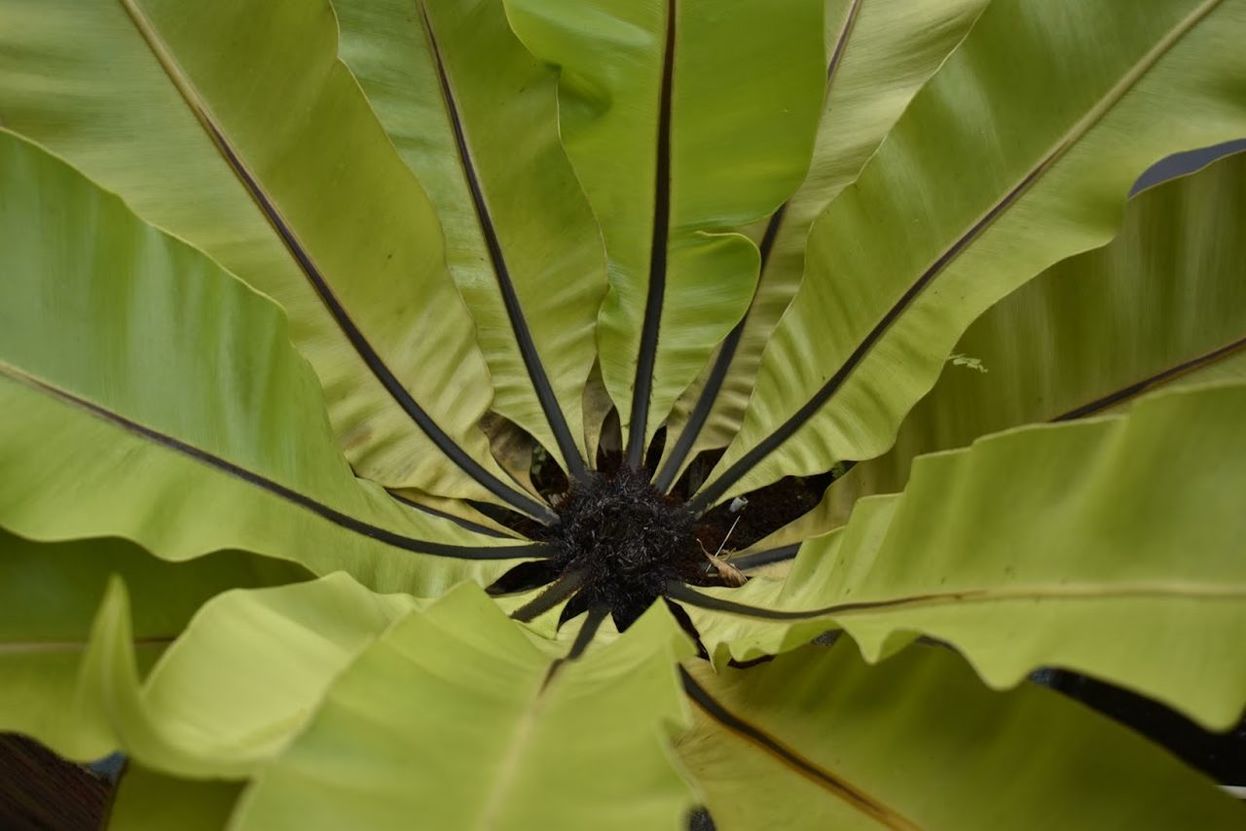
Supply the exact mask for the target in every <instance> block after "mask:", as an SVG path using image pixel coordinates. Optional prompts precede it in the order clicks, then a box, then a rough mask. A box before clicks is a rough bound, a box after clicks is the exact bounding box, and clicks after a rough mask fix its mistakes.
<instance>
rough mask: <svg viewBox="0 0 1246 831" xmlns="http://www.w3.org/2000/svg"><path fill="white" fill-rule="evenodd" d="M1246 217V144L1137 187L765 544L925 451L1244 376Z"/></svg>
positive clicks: (977, 327) (974, 335) (825, 518)
mask: <svg viewBox="0 0 1246 831" xmlns="http://www.w3.org/2000/svg"><path fill="white" fill-rule="evenodd" d="M1244 225H1246V155H1237V156H1233V157H1230V158H1228V159H1225V160H1223V161H1221V162H1218V163H1216V164H1215V165H1213V166H1211V167H1210V168H1209V169H1207V170H1205V171H1203V172H1201V173H1198V174H1196V175H1193V176H1188V177H1184V178H1181V179H1178V180H1176V181H1172V182H1167V183H1165V184H1162V185H1158V186H1156V187H1154V188H1152V189H1150V190H1147V191H1144V192H1142V193H1140V194H1138V195H1137V196H1136V197H1134V198H1133V199H1132V200H1130V203H1129V205H1128V206H1127V209H1126V214H1125V223H1124V225H1123V226H1122V227H1121V231H1120V234H1119V235H1118V236H1117V238H1116V239H1114V240H1113V241H1112V242H1111V244H1109V245H1108V246H1106V247H1104V248H1100V249H1095V250H1093V251H1088V252H1086V253H1085V254H1080V255H1078V256H1076V257H1071V258H1069V259H1068V260H1065V261H1063V262H1061V263H1057V264H1056V265H1054V266H1052V267H1051V268H1049V269H1048V270H1047V271H1045V272H1043V273H1042V274H1041V275H1039V276H1038V277H1037V278H1035V279H1034V280H1033V281H1031V282H1029V283H1027V284H1026V285H1024V286H1022V287H1021V288H1020V289H1018V290H1017V291H1015V292H1013V293H1012V294H1010V295H1009V296H1008V297H1006V298H1004V299H1003V300H1001V301H1000V302H999V303H997V304H996V305H995V306H993V307H992V308H991V309H990V311H988V312H987V313H986V314H984V315H983V316H982V317H981V318H979V319H978V320H976V321H975V322H974V324H973V325H972V326H971V327H969V330H968V331H967V332H965V335H964V336H963V337H962V338H961V339H960V342H959V343H957V345H956V352H955V357H954V358H953V359H952V360H950V361H948V363H947V364H946V366H945V367H944V369H943V374H942V375H941V376H940V377H939V382H938V384H937V385H936V386H935V388H934V390H932V391H931V393H930V394H929V395H928V396H926V397H925V398H923V399H922V400H921V401H920V402H919V403H918V404H917V406H916V407H914V408H913V411H912V412H911V413H909V415H908V417H907V418H906V419H905V421H904V423H903V424H902V425H901V427H900V433H899V435H898V437H897V439H896V444H895V447H893V448H892V449H891V450H890V451H889V452H888V453H887V454H885V455H883V456H881V457H879V458H877V459H873V460H870V461H868V462H862V463H861V464H858V465H856V466H854V467H853V468H852V470H851V471H850V472H849V473H848V474H847V475H845V476H844V477H842V478H841V479H839V480H837V481H836V482H835V484H834V485H833V486H832V487H831V488H829V489H828V490H827V492H826V496H825V497H824V499H823V501H822V503H821V504H819V505H818V507H817V508H816V509H814V510H813V511H811V512H810V513H808V514H806V515H805V516H804V517H802V518H801V519H799V520H797V521H796V522H794V523H792V524H791V525H790V526H788V527H786V528H784V529H782V530H781V531H780V532H778V533H776V534H774V535H772V536H771V537H770V538H769V539H766V540H762V541H761V542H760V543H759V544H758V546H757V548H759V549H766V548H772V547H778V546H783V545H787V544H790V543H793V542H799V541H800V540H803V539H807V538H808V537H811V536H815V535H817V534H821V533H825V532H826V531H828V530H830V529H832V528H835V527H838V526H839V525H842V524H843V523H844V522H845V521H846V520H847V518H848V515H849V513H850V512H851V510H852V506H853V504H854V503H855V502H856V501H857V500H858V499H859V498H861V497H863V496H868V495H870V494H875V493H888V492H892V491H898V490H900V489H901V488H903V487H904V483H905V481H906V480H907V478H908V472H909V466H910V465H911V464H912V461H913V458H914V457H915V456H917V455H919V454H921V453H930V452H933V451H936V450H946V449H949V448H953V447H962V446H964V445H966V444H969V443H970V442H971V441H973V440H974V439H975V438H977V437H978V436H982V435H985V434H987V433H992V432H995V431H998V430H1003V429H1006V428H1009V427H1014V426H1017V425H1020V424H1031V423H1035V422H1045V421H1054V420H1057V419H1068V418H1074V417H1085V416H1089V415H1095V414H1099V413H1103V412H1107V411H1110V410H1111V409H1113V408H1118V407H1127V406H1129V405H1130V404H1131V403H1132V402H1133V400H1134V398H1135V397H1136V396H1137V395H1139V394H1140V393H1142V392H1145V391H1149V390H1154V389H1158V388H1160V387H1171V386H1180V385H1189V384H1197V383H1205V382H1207V381H1208V380H1213V379H1225V380H1228V379H1231V378H1234V377H1236V378H1238V379H1246V280H1243V279H1242V263H1243V262H1246V239H1244V238H1243V236H1242V234H1241V228H1242V227H1243V226H1244Z"/></svg>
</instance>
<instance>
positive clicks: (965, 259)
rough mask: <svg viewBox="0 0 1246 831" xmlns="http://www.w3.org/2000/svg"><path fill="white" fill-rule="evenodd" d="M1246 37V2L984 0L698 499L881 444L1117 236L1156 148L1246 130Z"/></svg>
mask: <svg viewBox="0 0 1246 831" xmlns="http://www.w3.org/2000/svg"><path fill="white" fill-rule="evenodd" d="M1244 38H1246V2H1243V0H1159V1H1158V2H1155V3H1148V4H1147V6H1146V7H1145V8H1143V7H1142V6H1140V5H1138V4H1136V3H1130V2H1123V1H1122V0H1002V2H996V3H992V4H991V5H990V7H989V8H988V9H987V10H986V11H985V12H983V14H982V17H981V18H980V19H979V20H978V22H977V24H976V25H975V26H974V28H973V30H972V31H971V33H970V34H969V36H968V37H967V38H966V39H965V41H964V43H963V44H962V45H961V46H960V48H959V49H957V50H956V52H954V53H953V54H952V56H951V57H950V58H949V59H948V60H947V62H946V63H945V64H944V65H943V67H942V68H941V69H940V70H939V72H938V73H936V74H935V76H934V77H933V79H932V80H931V81H930V83H929V84H928V85H927V86H926V87H925V88H923V90H922V91H921V92H920V93H919V94H918V95H917V96H916V97H915V98H914V99H913V101H912V103H911V104H910V106H909V108H908V109H907V110H906V112H905V114H904V116H903V117H902V118H901V119H900V121H899V122H898V123H897V125H896V127H895V129H894V130H892V131H891V133H890V134H889V135H888V138H887V141H886V142H884V143H883V145H882V146H881V147H880V148H879V151H878V153H877V154H876V155H875V156H874V157H873V158H872V159H871V161H870V163H869V164H868V165H867V166H866V168H865V169H864V171H863V172H862V174H861V177H860V178H859V179H858V180H857V181H856V183H855V184H854V185H853V186H852V187H850V188H847V189H846V190H844V191H843V192H842V193H841V194H840V195H839V197H838V198H837V199H836V200H835V201H834V202H833V203H832V204H831V206H830V207H829V208H827V210H826V211H825V212H824V213H823V214H822V216H821V217H820V218H819V219H818V221H817V222H816V223H815V224H814V227H813V229H812V231H811V233H810V237H809V248H808V255H807V260H806V262H807V266H806V271H805V277H804V280H803V282H802V283H801V288H800V291H799V292H798V294H797V296H796V298H795V299H794V300H793V302H792V304H791V306H790V307H789V308H788V311H787V313H786V314H785V315H784V317H783V321H782V322H781V323H780V325H779V326H778V328H777V329H776V330H775V336H774V338H773V340H772V341H771V343H770V345H769V346H768V347H767V350H766V355H765V358H764V359H763V362H762V366H761V369H760V370H759V374H758V380H757V386H756V390H755V393H754V395H753V398H752V403H751V405H750V409H749V412H748V415H747V416H746V418H745V423H744V426H743V427H742V429H741V431H740V433H739V435H738V436H737V437H736V439H735V441H734V442H733V443H732V445H731V446H730V447H729V448H728V450H727V453H726V455H725V456H724V457H723V459H722V460H721V461H720V462H719V467H718V468H717V473H716V474H712V475H711V484H709V485H707V486H706V488H705V489H704V490H703V491H702V494H701V496H700V497H699V498H698V502H697V506H698V507H705V506H708V504H710V503H712V502H718V501H720V500H721V499H723V498H726V497H730V496H732V495H733V494H737V493H741V492H744V491H748V490H752V489H755V488H758V487H760V486H762V485H765V484H767V483H769V482H773V481H776V480H777V479H779V478H780V477H782V476H785V475H789V476H790V475H801V474H806V473H814V472H819V471H824V470H828V469H830V467H831V466H832V465H833V464H834V463H835V462H837V461H841V460H862V459H869V458H872V457H874V456H877V455H880V454H881V453H882V452H884V451H885V450H887V449H888V447H889V446H890V445H891V443H892V441H893V440H894V438H895V433H896V429H897V428H898V425H899V423H900V421H901V419H902V418H903V416H904V415H905V413H906V412H907V411H908V410H909V409H910V408H911V407H912V406H913V405H914V404H915V403H916V401H917V400H918V399H919V398H920V397H921V396H922V395H923V394H925V393H926V392H927V391H928V390H929V389H930V387H931V386H933V384H934V383H935V380H936V379H937V377H938V375H939V372H940V371H941V370H942V368H943V366H944V364H945V362H946V360H947V358H948V356H949V355H950V354H951V353H952V351H953V348H954V346H955V343H956V340H957V339H958V338H959V337H960V335H961V333H962V332H963V331H964V330H965V329H966V328H968V326H969V324H970V323H971V322H972V321H973V319H974V318H975V317H977V316H978V315H979V314H981V313H982V312H983V311H985V310H986V309H987V308H988V307H989V306H990V305H991V304H992V303H994V302H995V301H997V300H998V299H1000V298H1001V297H1003V296H1004V295H1006V294H1007V293H1008V292H1010V291H1011V290H1013V289H1015V288H1017V287H1018V286H1020V285H1021V284H1022V283H1024V282H1026V281H1027V280H1029V279H1030V278H1031V277H1033V276H1034V275H1036V274H1038V273H1039V272H1041V271H1042V270H1043V269H1045V268H1047V267H1049V266H1051V265H1053V264H1054V263H1055V262H1057V261H1059V260H1061V259H1063V258H1065V257H1068V256H1069V255H1071V254H1076V253H1078V252H1081V251H1086V250H1089V249H1091V248H1095V247H1098V246H1101V245H1103V244H1104V243H1106V242H1107V241H1108V240H1109V239H1110V238H1111V236H1112V235H1113V234H1114V233H1115V231H1116V228H1117V226H1118V225H1119V223H1120V218H1121V206H1122V204H1123V202H1124V200H1125V196H1126V194H1127V193H1128V190H1129V187H1130V185H1131V184H1132V182H1133V181H1134V179H1135V178H1136V177H1137V175H1138V174H1139V173H1140V172H1141V171H1142V170H1143V169H1144V168H1145V167H1146V166H1147V165H1148V164H1150V163H1151V162H1153V161H1155V160H1156V159H1158V158H1159V157H1161V156H1164V155H1167V154H1168V153H1169V152H1172V151H1174V150H1179V149H1184V148H1187V147H1196V146H1203V145H1207V144H1212V143H1216V142H1218V141H1223V140H1226V139H1229V138H1234V137H1237V136H1240V135H1242V134H1246V98H1243V96H1242V95H1240V94H1239V90H1238V89H1237V87H1236V85H1235V84H1236V82H1235V80H1234V79H1236V78H1239V77H1242V76H1243V75H1246V52H1244V51H1243V50H1242V49H1241V48H1239V44H1240V43H1241V42H1242V40H1243V39H1244ZM1038 102H1041V103H1038Z"/></svg>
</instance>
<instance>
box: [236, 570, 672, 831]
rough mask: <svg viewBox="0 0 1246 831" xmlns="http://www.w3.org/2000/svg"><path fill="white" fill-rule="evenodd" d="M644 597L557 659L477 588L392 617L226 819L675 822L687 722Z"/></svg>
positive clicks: (567, 824)
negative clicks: (610, 628) (673, 734)
mask: <svg viewBox="0 0 1246 831" xmlns="http://www.w3.org/2000/svg"><path fill="white" fill-rule="evenodd" d="M690 655H691V646H690V645H689V644H688V642H687V640H686V638H684V636H683V635H682V633H681V632H680V631H679V629H678V627H677V625H676V624H675V622H674V621H673V620H672V619H671V618H670V616H669V614H668V613H667V612H666V611H665V609H662V608H661V607H655V608H654V609H652V610H650V612H649V613H648V614H646V615H645V616H644V617H642V618H641V620H640V621H638V622H637V623H636V624H635V625H634V626H633V627H632V628H631V629H629V630H628V632H627V633H626V634H625V635H624V636H622V637H621V638H619V639H618V640H617V641H615V642H614V643H612V644H610V645H607V646H604V647H594V648H590V650H589V651H588V652H587V653H586V654H585V655H584V656H583V657H582V658H581V659H580V660H578V661H575V662H571V663H567V664H564V665H562V666H561V667H560V668H559V670H558V672H557V674H556V675H555V676H554V677H553V678H552V680H551V681H550V682H549V684H548V685H545V686H543V682H544V680H545V678H546V676H547V673H548V672H549V670H550V663H551V661H550V658H549V657H548V656H547V655H546V654H545V653H544V652H542V651H541V650H540V649H537V648H536V647H535V646H533V645H532V643H531V642H530V641H529V640H528V639H527V638H526V637H525V636H524V635H523V634H522V631H521V629H520V628H519V627H518V626H516V625H515V624H514V622H512V621H510V620H508V619H507V618H506V617H505V616H504V615H503V614H502V613H501V612H500V611H499V610H498V609H497V607H496V606H495V605H494V604H493V603H492V602H491V601H489V600H488V599H487V598H486V597H485V596H484V595H483V594H482V593H481V592H480V591H479V590H478V589H475V588H473V587H468V586H465V587H463V588H462V589H459V590H457V591H455V592H452V593H451V594H449V595H446V596H445V597H443V598H442V599H441V600H439V601H438V602H437V603H435V604H434V605H433V606H431V607H429V609H428V610H427V611H425V612H424V613H419V614H413V615H411V616H409V617H407V618H406V619H405V620H403V621H402V622H401V623H399V624H397V625H396V626H395V627H394V628H393V629H391V630H390V631H389V632H388V633H387V634H386V635H385V636H384V637H382V638H381V639H380V640H379V641H378V642H377V643H376V644H375V645H373V646H372V647H370V648H369V649H368V650H366V651H365V652H364V653H363V655H362V656H361V657H360V658H359V659H358V660H357V661H356V662H355V664H354V665H353V666H352V667H351V668H350V669H349V670H348V671H347V672H346V673H344V674H343V675H342V676H341V677H340V678H339V680H338V681H337V682H336V683H335V684H334V685H333V687H332V688H331V689H330V691H329V693H328V695H327V696H326V698H325V701H324V704H323V705H322V706H321V707H320V709H319V711H318V713H317V714H316V716H315V718H314V719H313V721H312V723H311V725H310V726H309V728H308V730H307V731H306V732H305V733H304V734H303V735H302V736H301V737H300V738H299V739H298V740H297V741H296V742H295V743H294V744H293V745H292V746H291V747H290V749H289V750H288V751H287V752H286V753H285V754H283V755H282V757H281V758H280V759H279V760H277V762H275V763H274V764H273V765H271V766H270V767H268V768H267V769H266V770H264V771H262V772H261V773H260V774H259V775H258V776H257V778H256V780H255V782H254V784H253V785H252V786H251V787H250V788H248V790H247V791H246V793H245V794H244V796H243V798H242V801H241V803H240V805H239V808H238V812H237V814H236V816H235V821H234V824H233V825H232V826H231V827H232V828H235V829H237V830H238V831H243V830H244V829H252V828H254V829H264V830H265V831H280V829H284V828H298V829H300V831H314V830H315V829H340V828H352V827H357V828H369V829H377V831H382V829H387V828H401V829H406V828H410V827H411V824H412V822H413V821H415V820H416V818H418V821H419V823H420V824H421V825H422V826H424V827H428V828H493V829H507V828H514V829H529V828H566V829H577V831H578V829H582V828H586V827H593V828H618V829H634V828H645V829H650V828H653V829H660V828H669V829H672V831H674V829H679V828H682V827H683V826H682V823H683V820H684V815H685V813H686V812H687V810H688V809H689V808H690V807H691V805H692V794H691V792H690V791H689V789H688V786H687V785H685V784H684V782H683V781H682V779H681V777H680V775H679V773H678V771H677V769H676V767H675V765H674V762H673V759H672V754H671V751H670V749H669V747H668V746H667V736H668V731H669V730H677V729H682V728H683V727H684V726H686V724H687V712H686V705H685V703H684V701H683V697H682V693H681V692H680V689H679V685H678V681H677V678H676V674H675V663H674V662H675V661H677V660H681V659H683V658H687V657H689V656H690Z"/></svg>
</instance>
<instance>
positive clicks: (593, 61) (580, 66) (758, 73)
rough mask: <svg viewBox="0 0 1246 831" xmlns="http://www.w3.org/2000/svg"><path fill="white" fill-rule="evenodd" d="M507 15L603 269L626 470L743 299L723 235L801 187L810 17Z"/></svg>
mask: <svg viewBox="0 0 1246 831" xmlns="http://www.w3.org/2000/svg"><path fill="white" fill-rule="evenodd" d="M506 11H507V16H508V17H509V19H510V22H511V26H512V27H513V28H514V30H515V32H516V34H518V36H519V38H520V39H521V40H522V41H523V42H524V44H525V45H526V46H527V47H528V49H530V50H531V51H532V52H533V54H535V55H536V56H537V57H538V58H540V59H542V60H545V61H548V62H550V63H553V64H556V65H558V66H559V67H560V68H561V73H562V74H561V83H560V91H559V107H560V109H559V119H560V125H561V135H562V139H563V143H564V145H565V146H566V148H567V154H568V155H569V156H570V158H571V162H572V164H573V165H574V167H575V170H576V173H577V174H578V175H579V178H580V181H581V182H582V183H583V185H584V189H585V192H586V193H587V194H588V200H589V204H591V205H592V207H593V209H594V211H595V213H596V215H597V218H598V220H599V221H600V223H601V228H602V233H603V234H604V236H605V243H606V253H607V256H608V258H609V276H610V291H609V294H608V295H607V297H606V302H605V305H604V306H603V307H602V312H601V316H600V318H599V320H598V330H597V343H598V351H599V353H600V360H601V369H602V376H603V378H604V380H605V384H606V387H607V389H609V390H610V394H611V397H612V398H613V399H614V402H615V404H616V405H617V406H618V408H619V414H620V416H621V418H622V423H623V428H624V433H625V435H626V436H628V438H629V441H628V457H629V459H630V460H631V462H632V464H633V466H636V467H639V462H640V457H641V455H642V454H643V452H644V449H645V447H646V446H647V438H648V437H649V436H651V435H652V433H653V431H654V430H656V429H657V427H658V425H660V424H661V423H662V420H663V419H664V418H665V417H666V415H667V413H668V412H669V411H670V408H671V406H672V405H673V403H674V401H675V399H676V398H677V397H678V396H679V394H680V393H681V392H682V391H683V389H684V388H685V387H687V385H688V384H689V383H690V382H691V381H692V380H693V379H694V378H695V377H696V375H697V373H699V372H700V371H701V369H702V368H703V366H704V365H705V362H706V360H707V359H708V358H709V355H710V353H711V352H712V351H713V345H714V344H715V343H717V342H718V341H719V340H721V339H722V338H723V336H725V335H726V334H727V332H728V330H729V329H730V328H731V326H732V325H733V324H734V323H735V322H736V321H737V320H739V319H740V318H741V317H742V316H743V314H744V311H745V309H746V308H747V306H748V303H749V298H750V297H751V296H752V294H753V288H754V286H755V285H756V282H757V270H758V254H757V249H756V247H755V246H754V245H753V244H752V243H751V242H750V241H749V240H748V239H746V238H745V237H743V236H741V235H738V234H736V233H733V232H734V231H735V230H736V229H738V228H740V227H741V226H743V225H745V224H746V223H748V222H751V221H753V220H755V219H757V218H759V217H762V216H765V215H766V214H768V213H770V212H771V211H773V210H774V209H775V208H776V207H777V206H778V205H779V203H781V202H782V201H783V200H784V199H785V198H786V197H787V196H788V195H789V194H790V193H791V192H792V191H793V190H795V188H796V186H797V185H798V184H799V182H800V179H801V177H802V176H803V175H804V172H805V168H806V166H807V164H808V161H809V153H810V149H811V146H812V142H813V138H814V132H815V129H816V122H817V117H818V110H819V105H820V102H821V87H822V83H821V79H822V69H821V67H822V65H823V60H824V58H823V48H822V38H821V30H822V24H821V21H822V2H821V0H789V2H785V3H781V4H774V3H770V2H764V0H731V2H723V0H712V2H711V0H663V2H661V3H642V4H637V3H634V2H630V1H629V0H553V2H550V0H506ZM776 55H782V60H781V61H776V60H775V59H774V56H776ZM633 424H635V427H634V428H633Z"/></svg>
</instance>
